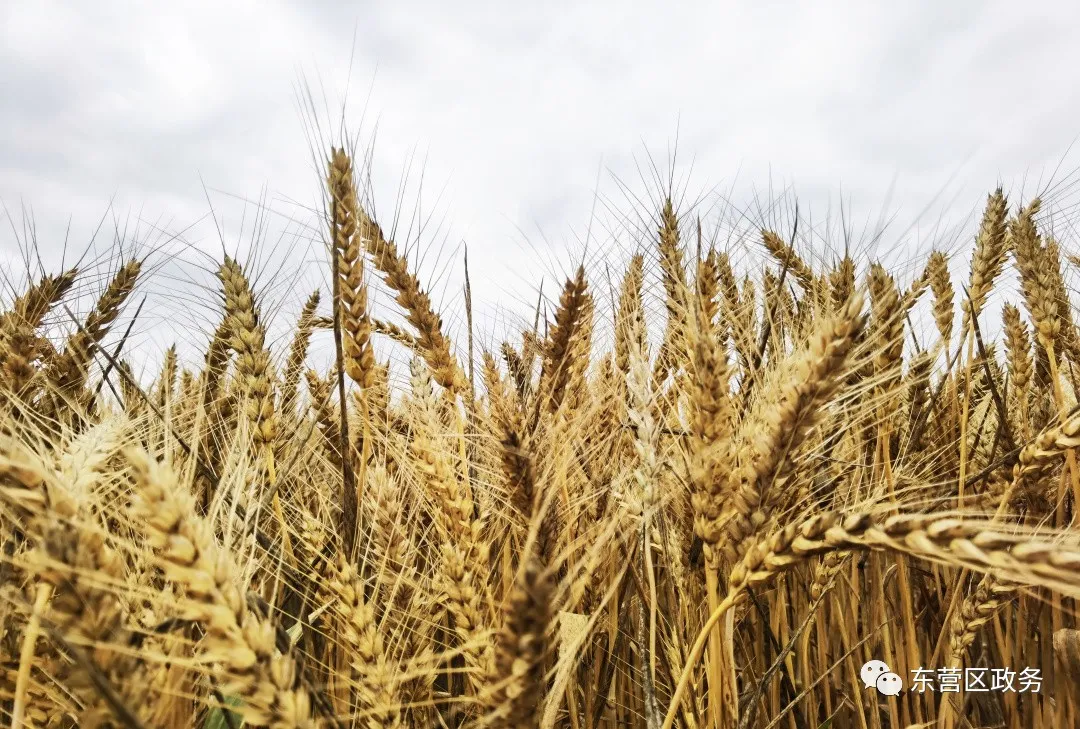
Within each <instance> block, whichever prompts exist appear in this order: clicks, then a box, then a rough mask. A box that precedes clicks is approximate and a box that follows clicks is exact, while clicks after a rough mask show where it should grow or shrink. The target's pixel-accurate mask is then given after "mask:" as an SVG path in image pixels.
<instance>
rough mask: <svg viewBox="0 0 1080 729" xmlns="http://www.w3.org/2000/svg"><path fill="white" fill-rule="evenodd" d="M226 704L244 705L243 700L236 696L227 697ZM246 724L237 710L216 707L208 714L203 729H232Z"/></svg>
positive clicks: (237, 728) (239, 728)
mask: <svg viewBox="0 0 1080 729" xmlns="http://www.w3.org/2000/svg"><path fill="white" fill-rule="evenodd" d="M225 705H226V706H242V705H243V702H241V701H240V699H239V698H237V697H236V696H226V697H225ZM243 726H244V719H243V717H241V716H240V715H239V714H237V713H236V712H235V711H229V710H228V709H226V708H219V707H215V708H213V709H210V713H208V714H207V715H206V721H205V722H203V729H230V727H236V729H241V727H243Z"/></svg>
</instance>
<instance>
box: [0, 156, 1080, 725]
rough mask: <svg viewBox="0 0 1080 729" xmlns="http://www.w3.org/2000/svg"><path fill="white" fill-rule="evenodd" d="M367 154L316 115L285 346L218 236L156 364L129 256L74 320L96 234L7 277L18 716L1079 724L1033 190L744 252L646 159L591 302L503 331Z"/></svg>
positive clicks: (1078, 338)
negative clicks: (130, 333) (937, 246)
mask: <svg viewBox="0 0 1080 729" xmlns="http://www.w3.org/2000/svg"><path fill="white" fill-rule="evenodd" d="M356 167H357V166H356V165H355V164H354V161H353V159H352V157H351V155H350V154H348V153H347V152H345V151H344V150H343V149H339V148H333V147H332V148H330V149H328V150H326V158H325V160H324V174H325V190H323V194H324V195H325V199H326V210H325V220H324V221H323V239H324V241H325V246H324V248H325V266H326V267H327V268H326V270H327V271H329V272H330V273H329V276H328V278H329V279H330V280H331V281H332V286H331V287H328V288H327V290H321V291H315V292H313V293H312V294H311V295H310V298H308V299H307V300H306V303H305V304H304V306H303V310H302V314H301V316H300V317H299V320H298V321H296V322H295V323H294V324H293V325H291V342H286V343H285V344H287V346H282V347H274V346H272V345H271V342H270V340H269V338H268V336H267V330H268V322H267V320H266V317H267V316H268V314H267V312H266V311H264V310H261V307H260V301H261V297H260V295H259V293H260V292H259V291H258V290H256V288H255V287H254V285H253V283H252V281H253V280H254V279H253V276H252V275H251V271H249V270H247V269H246V268H245V266H244V265H243V264H242V263H241V262H240V261H238V260H234V259H233V258H231V257H225V258H224V259H223V260H220V261H218V262H217V264H218V266H219V268H218V270H217V276H218V284H219V287H218V290H217V291H216V292H214V293H213V298H212V301H213V302H214V303H213V305H214V306H215V307H216V309H217V311H218V314H217V317H218V318H217V321H216V322H215V327H216V329H215V331H214V333H213V336H212V338H211V339H210V340H209V341H207V342H205V343H204V346H203V356H202V359H201V362H199V363H198V366H195V365H190V366H189V365H185V364H184V363H183V362H181V361H179V359H178V357H177V354H176V351H175V350H174V349H171V350H169V351H168V352H167V353H166V354H165V357H164V364H163V366H162V367H161V369H160V372H158V373H157V375H156V377H155V378H154V379H153V381H152V382H150V381H147V380H146V378H139V377H136V375H135V374H134V371H135V367H134V365H136V364H137V363H135V362H133V361H131V360H130V359H129V354H128V352H127V350H126V349H125V340H126V339H127V336H126V334H125V332H124V321H125V318H130V316H131V313H130V311H129V309H130V307H129V306H128V304H130V302H131V301H132V300H133V299H134V298H135V294H136V292H138V291H139V289H140V288H141V287H143V286H153V285H154V281H153V278H152V276H148V275H147V272H146V270H145V268H146V267H145V265H144V261H143V260H141V259H139V258H137V257H126V258H121V257H119V256H118V257H117V260H115V262H114V265H113V275H112V278H111V281H109V282H108V285H107V287H105V288H104V291H103V292H101V293H100V297H99V298H98V299H97V304H96V306H95V307H94V308H93V310H92V311H91V312H90V313H89V315H88V316H86V317H85V319H84V320H83V321H82V322H81V323H80V324H79V325H78V326H77V327H75V326H71V327H67V329H66V333H65V334H58V331H61V330H63V327H59V328H58V327H57V325H56V322H57V321H60V322H64V321H65V318H64V317H63V316H62V313H63V312H65V311H66V304H65V301H66V300H67V298H68V297H70V296H71V294H72V292H73V290H75V288H76V287H77V285H78V284H79V282H80V280H81V275H82V274H81V272H80V271H79V270H76V269H71V270H60V271H55V272H52V273H51V275H47V276H44V277H38V278H36V279H34V280H31V281H30V282H29V284H28V285H27V286H26V287H25V288H24V289H23V290H22V291H21V293H20V294H19V295H18V296H17V297H15V298H14V299H13V300H10V301H6V302H5V305H4V307H3V314H2V318H0V542H2V544H3V556H2V558H0V576H2V577H0V661H2V666H3V672H2V677H0V722H2V723H3V725H4V726H11V727H12V728H13V729H16V728H18V727H30V726H33V727H74V726H81V727H98V726H111V727H129V728H135V727H146V728H148V729H149V728H150V727H168V728H175V729H181V728H185V729H186V728H188V727H202V728H203V729H225V728H226V727H227V728H228V729H239V728H240V727H242V726H246V727H256V726H265V727H275V728H283V727H315V726H319V727H334V728H341V729H346V728H349V727H362V728H365V729H376V728H389V727H449V728H456V727H493V728H502V727H544V728H545V729H552V728H554V727H559V728H560V729H562V728H566V729H616V728H619V729H622V728H625V727H645V728H647V729H670V728H671V727H685V728H686V729H751V728H753V729H773V728H777V729H807V728H809V729H840V728H847V727H852V728H855V729H886V728H888V729H901V728H903V727H946V728H949V729H952V728H954V727H955V728H958V729H959V728H962V727H1006V728H1008V729H1014V728H1015V729H1020V728H1032V727H1075V726H1080V693H1074V686H1076V683H1077V681H1078V680H1080V633H1077V632H1075V631H1074V628H1075V615H1076V609H1075V600H1076V599H1077V598H1078V597H1080V531H1078V530H1077V529H1076V528H1075V527H1074V519H1075V518H1076V504H1077V497H1078V496H1080V470H1078V465H1077V458H1076V449H1077V447H1080V409H1078V408H1077V396H1076V393H1077V388H1076V385H1075V380H1074V376H1075V375H1074V371H1075V368H1076V367H1077V366H1080V330H1078V329H1077V324H1076V322H1075V321H1074V317H1073V313H1072V311H1073V309H1072V305H1071V303H1070V297H1069V293H1068V286H1067V283H1066V281H1067V279H1068V274H1069V272H1070V268H1071V267H1073V266H1076V265H1077V264H1080V261H1078V260H1076V259H1074V258H1071V257H1070V256H1068V255H1067V254H1066V253H1065V252H1063V250H1062V247H1061V244H1059V242H1058V240H1057V239H1056V238H1055V237H1054V231H1053V229H1052V227H1051V226H1050V225H1049V223H1048V220H1047V218H1046V217H1045V216H1044V215H1042V213H1041V202H1040V200H1039V199H1030V200H1014V199H1008V198H1007V196H1006V194H1005V193H1004V192H1003V191H1002V190H1001V189H997V190H995V191H994V192H992V193H991V194H990V195H989V196H988V198H987V199H986V201H985V211H984V212H983V214H982V218H981V222H980V224H979V226H978V231H977V234H976V235H975V237H974V240H973V241H970V244H969V245H966V246H965V247H963V250H962V251H960V252H954V253H953V254H951V255H949V254H946V252H944V251H934V252H932V253H930V254H929V255H928V256H926V257H925V259H924V260H922V261H921V262H920V268H919V270H918V271H917V272H916V273H915V275H914V276H910V275H901V272H900V271H894V272H892V273H891V272H890V271H889V270H888V269H887V268H885V267H884V266H883V265H881V264H880V263H878V262H876V261H874V260H869V259H867V260H859V257H857V256H854V255H849V254H847V253H844V252H840V253H837V254H836V255H832V254H822V253H821V252H820V251H819V252H817V253H815V254H813V255H810V252H809V251H808V250H806V246H805V245H804V244H803V241H802V239H799V238H796V237H789V238H785V235H784V233H785V232H784V231H779V230H771V229H761V230H760V231H758V232H757V235H756V238H755V240H754V241H752V243H753V245H755V246H758V247H759V248H761V249H762V251H763V252H766V257H765V258H763V259H762V260H764V261H765V264H764V265H758V266H753V267H750V268H749V269H748V270H745V271H739V270H736V267H735V266H734V265H733V254H732V252H731V251H729V250H726V249H725V248H724V247H723V246H719V245H712V244H709V243H708V242H706V243H705V244H704V245H703V244H702V237H701V230H700V223H698V224H697V226H696V230H695V225H694V222H693V220H694V218H693V212H692V211H689V210H680V209H679V207H678V205H677V204H676V203H675V202H674V201H673V200H672V199H671V197H667V199H659V200H656V201H653V204H655V211H646V212H645V214H646V215H647V216H650V219H652V220H653V221H655V225H654V226H653V230H652V231H650V234H649V236H648V238H647V240H644V241H643V242H642V245H641V249H640V250H639V251H638V252H637V253H636V254H635V255H633V257H632V258H631V259H630V261H629V264H628V265H627V266H626V267H625V270H623V271H621V272H620V273H619V276H620V277H621V278H619V279H617V280H615V281H614V286H613V288H614V289H616V290H615V292H614V295H613V297H612V306H611V309H612V317H611V321H610V322H608V321H598V320H597V319H598V317H599V316H600V315H601V314H600V312H603V311H604V308H603V307H602V306H598V304H599V303H602V302H601V300H602V299H603V298H604V297H607V296H608V291H607V289H606V288H605V287H604V285H603V283H602V281H601V279H602V277H603V273H602V272H601V271H600V270H599V269H597V267H594V266H589V267H586V266H581V267H578V268H577V270H576V272H575V273H573V274H572V275H571V276H569V277H568V278H567V279H566V280H565V281H564V282H562V286H561V291H560V292H559V294H558V297H557V299H553V300H552V306H551V310H550V313H545V315H544V316H541V315H540V309H539V308H538V309H537V315H536V317H535V321H534V322H533V323H532V324H531V325H530V326H525V327H524V328H522V329H520V330H511V331H506V332H502V333H501V334H500V336H501V337H502V339H503V341H499V342H497V343H496V345H495V346H492V347H485V346H482V345H480V344H478V343H477V342H475V341H474V336H473V327H472V310H471V294H470V292H469V291H468V290H467V291H466V297H465V305H466V311H465V312H463V313H462V314H463V316H464V318H465V319H466V320H467V321H468V322H469V325H468V337H467V341H453V340H452V339H451V335H450V333H449V332H448V331H447V329H446V327H445V326H444V323H443V320H442V318H441V316H440V312H438V311H436V310H435V307H434V305H433V303H432V300H431V297H430V296H429V293H428V291H429V289H426V288H425V283H424V282H422V281H421V280H419V279H418V277H417V274H416V272H415V270H412V269H411V267H410V262H409V260H408V257H407V256H406V255H404V253H403V252H402V249H401V247H400V246H399V245H397V244H395V242H394V241H393V240H391V239H390V237H391V236H388V235H387V234H386V233H385V232H384V230H383V228H382V227H381V226H380V224H379V223H378V222H377V221H376V220H373V219H372V217H371V215H370V211H368V210H366V209H365V208H364V206H363V205H362V204H361V202H360V200H361V199H362V197H363V195H362V190H361V187H360V180H361V179H362V177H363V175H362V174H361V170H358V169H356ZM695 238H696V242H695ZM956 264H960V265H963V266H966V273H965V274H964V275H963V276H961V277H957V276H955V275H953V274H951V273H950V266H952V268H953V269H957V265H956ZM594 269H596V270H594ZM1006 278H1010V279H1013V280H1015V281H1016V282H1018V286H1015V287H1013V288H1012V289H1009V288H1008V287H1006V286H1004V284H1003V281H1004V280H1005V279H1006ZM375 285H379V286H383V287H385V288H386V289H387V290H389V291H390V292H391V293H392V295H393V297H394V302H393V306H394V307H395V309H394V311H393V312H389V311H381V310H375V309H374V307H373V306H372V302H373V300H374V299H373V297H370V296H369V290H370V287H372V286H375ZM1014 289H1015V290H1014ZM646 299H648V300H655V301H659V302H662V307H663V315H662V316H661V317H659V318H657V317H654V316H649V315H647V307H646V303H645V301H646ZM918 312H922V314H921V315H920V314H918ZM443 313H445V312H443ZM391 314H393V316H391ZM395 317H396V318H397V320H398V321H401V322H402V323H401V324H394V323H392V322H393V321H394V320H395ZM602 329H605V330H609V331H610V332H611V333H612V336H611V337H610V338H609V340H610V341H609V342H607V343H604V344H599V343H598V342H600V341H601V340H602V339H603V338H602V337H598V336H596V333H597V332H598V331H600V330H602ZM315 338H320V339H322V338H325V339H326V340H332V341H333V348H334V353H335V356H334V358H333V360H334V362H333V366H331V367H330V368H328V369H325V370H324V371H319V370H317V369H314V368H312V367H310V365H309V360H310V357H309V355H310V347H311V346H312V342H313V341H314V339H315ZM457 339H461V337H458V338H457ZM376 345H378V347H376ZM390 348H393V349H394V351H396V352H397V353H398V356H397V357H396V358H391V359H390V360H389V361H385V360H383V359H382V358H381V357H377V356H376V351H377V349H378V351H379V352H386V351H388V349H390ZM278 350H280V351H278ZM395 368H396V369H398V370H399V371H398V372H397V373H396V374H397V375H398V379H397V380H394V379H393V378H392V372H391V370H392V369H395ZM402 378H407V379H405V380H404V381H406V382H407V385H406V386H397V385H395V384H394V383H395V382H402V381H403V380H402ZM870 660H879V661H883V662H884V663H885V664H887V666H888V667H890V668H891V671H890V673H895V674H896V675H897V676H899V677H900V680H902V681H903V682H904V684H905V686H904V690H903V691H901V692H900V693H898V694H895V695H889V694H890V693H891V692H885V693H883V692H881V691H879V690H878V686H877V685H868V684H867V682H866V681H865V676H864V671H863V666H864V664H865V663H866V662H867V661H870ZM983 669H985V670H986V671H987V672H988V673H989V672H992V675H994V676H995V682H997V681H998V679H1001V678H1002V677H1004V676H1006V675H1007V672H1008V671H1010V670H1011V671H1012V672H1014V673H1015V675H1014V676H1013V682H1012V684H1011V686H1005V687H1002V686H1001V685H998V686H996V690H986V688H985V687H984V686H982V685H981V684H973V685H968V684H967V683H965V682H966V681H967V680H968V678H967V677H968V676H969V675H973V674H977V672H978V671H980V670H983ZM1025 669H1034V670H1035V671H1037V672H1038V673H1039V675H1040V677H1041V685H1034V684H1033V683H1032V680H1031V675H1032V674H1030V673H1027V674H1026V676H1027V678H1026V679H1025V677H1024V676H1025V674H1022V671H1024V670H1025ZM920 671H928V672H930V673H932V674H933V675H934V677H935V680H936V681H937V686H936V687H935V688H934V689H933V690H922V691H920V690H917V688H918V682H917V681H916V680H915V677H916V676H919V675H922V674H920ZM957 675H962V676H964V682H962V683H961V685H960V687H959V689H958V690H955V691H952V690H944V689H945V687H946V685H947V682H948V681H949V680H951V679H949V678H948V677H949V676H954V677H955V676H957ZM922 685H923V687H924V688H925V684H922ZM980 689H983V690H980Z"/></svg>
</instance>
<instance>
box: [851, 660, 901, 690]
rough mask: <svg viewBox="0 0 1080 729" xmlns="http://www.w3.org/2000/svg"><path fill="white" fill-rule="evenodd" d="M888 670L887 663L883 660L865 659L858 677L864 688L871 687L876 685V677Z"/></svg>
mask: <svg viewBox="0 0 1080 729" xmlns="http://www.w3.org/2000/svg"><path fill="white" fill-rule="evenodd" d="M889 672H890V669H889V665H888V664H887V663H885V661H877V660H874V661H867V662H866V663H865V664H863V667H862V670H861V671H859V678H861V679H862V682H863V686H864V687H865V688H873V687H875V686H877V680H878V677H879V676H881V675H882V674H885V673H889ZM894 675H895V674H894Z"/></svg>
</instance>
